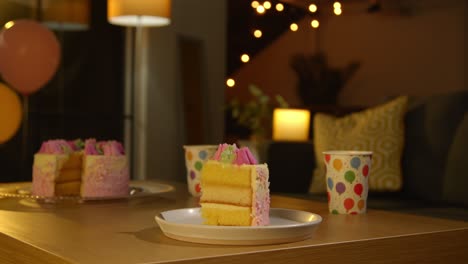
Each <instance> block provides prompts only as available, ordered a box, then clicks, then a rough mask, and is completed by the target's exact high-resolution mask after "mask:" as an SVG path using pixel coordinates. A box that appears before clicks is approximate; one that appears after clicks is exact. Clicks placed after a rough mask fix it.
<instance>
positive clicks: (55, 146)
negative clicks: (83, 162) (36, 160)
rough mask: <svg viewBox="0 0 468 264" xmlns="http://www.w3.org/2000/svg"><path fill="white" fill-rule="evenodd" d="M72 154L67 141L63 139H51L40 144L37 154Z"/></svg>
mask: <svg viewBox="0 0 468 264" xmlns="http://www.w3.org/2000/svg"><path fill="white" fill-rule="evenodd" d="M71 152H73V150H72V148H71V147H70V145H69V144H68V143H67V141H65V140H63V139H53V140H48V141H45V142H43V143H42V145H41V148H40V149H39V152H38V153H41V154H56V155H60V154H69V153H71Z"/></svg>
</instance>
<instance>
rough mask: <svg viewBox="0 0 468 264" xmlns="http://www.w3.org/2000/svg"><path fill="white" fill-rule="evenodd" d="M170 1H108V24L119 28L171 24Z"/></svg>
mask: <svg viewBox="0 0 468 264" xmlns="http://www.w3.org/2000/svg"><path fill="white" fill-rule="evenodd" d="M170 16H171V2H170V0H158V1H155V0H108V2H107V18H108V20H109V23H111V24H114V25H120V26H134V27H138V26H150V27H158V26H167V25H169V23H170V22H171V20H170Z"/></svg>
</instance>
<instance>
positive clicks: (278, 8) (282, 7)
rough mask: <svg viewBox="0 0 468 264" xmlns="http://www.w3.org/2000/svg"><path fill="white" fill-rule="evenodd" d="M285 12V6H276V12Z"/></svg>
mask: <svg viewBox="0 0 468 264" xmlns="http://www.w3.org/2000/svg"><path fill="white" fill-rule="evenodd" d="M283 10H284V5H283V4H281V3H278V4H276V11H278V12H281V11H283Z"/></svg>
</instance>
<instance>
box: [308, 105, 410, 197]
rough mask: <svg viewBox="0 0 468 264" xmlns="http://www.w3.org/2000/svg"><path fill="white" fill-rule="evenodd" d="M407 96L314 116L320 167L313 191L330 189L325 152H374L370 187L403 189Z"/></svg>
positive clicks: (317, 157)
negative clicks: (358, 109)
mask: <svg viewBox="0 0 468 264" xmlns="http://www.w3.org/2000/svg"><path fill="white" fill-rule="evenodd" d="M407 103H408V98H407V97H403V96H402V97H398V98H396V99H395V100H392V101H390V102H388V103H386V104H383V105H380V106H377V107H374V108H369V109H367V110H365V111H362V112H358V113H353V114H350V115H348V116H345V117H342V118H336V117H334V116H330V115H325V114H320V113H318V114H316V115H315V117H314V148H315V157H316V164H317V167H316V169H315V170H314V175H313V179H312V184H311V186H310V192H314V193H322V192H326V186H325V165H324V163H323V154H322V152H323V151H327V150H370V151H373V156H372V167H371V172H370V177H369V189H370V190H378V191H397V190H400V189H401V185H402V176H401V156H402V152H403V145H404V142H403V141H404V123H403V121H404V115H405V113H406V106H407Z"/></svg>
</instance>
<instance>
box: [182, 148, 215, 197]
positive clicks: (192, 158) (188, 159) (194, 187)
mask: <svg viewBox="0 0 468 264" xmlns="http://www.w3.org/2000/svg"><path fill="white" fill-rule="evenodd" d="M184 149H185V167H186V169H187V184H188V190H189V192H190V193H191V194H192V195H193V196H196V197H200V196H201V188H200V175H201V171H202V169H203V165H204V164H205V162H206V161H208V160H209V159H210V158H211V157H213V155H214V154H215V152H216V150H217V149H218V145H189V146H184Z"/></svg>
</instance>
